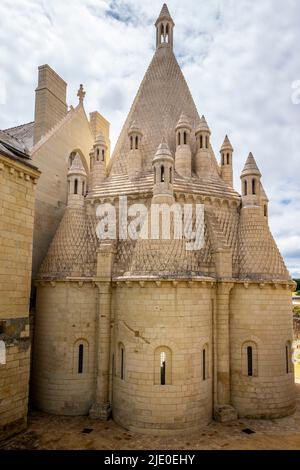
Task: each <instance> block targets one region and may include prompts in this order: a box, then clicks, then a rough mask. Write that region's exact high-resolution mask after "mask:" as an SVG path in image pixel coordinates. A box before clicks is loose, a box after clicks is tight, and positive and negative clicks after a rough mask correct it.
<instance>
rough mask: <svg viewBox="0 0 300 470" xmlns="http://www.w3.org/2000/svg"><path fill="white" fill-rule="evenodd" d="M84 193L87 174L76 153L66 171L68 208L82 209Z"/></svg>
mask: <svg viewBox="0 0 300 470" xmlns="http://www.w3.org/2000/svg"><path fill="white" fill-rule="evenodd" d="M86 192H87V174H86V171H85V169H84V166H83V163H82V160H81V157H80V155H79V153H76V155H75V157H74V159H73V162H72V164H71V167H70V169H69V171H68V207H72V208H79V207H83V205H84V198H85V195H86Z"/></svg>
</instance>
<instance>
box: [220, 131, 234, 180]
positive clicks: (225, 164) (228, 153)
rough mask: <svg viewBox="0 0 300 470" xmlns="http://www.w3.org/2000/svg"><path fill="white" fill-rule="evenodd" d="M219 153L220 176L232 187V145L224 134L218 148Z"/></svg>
mask: <svg viewBox="0 0 300 470" xmlns="http://www.w3.org/2000/svg"><path fill="white" fill-rule="evenodd" d="M220 154H221V177H222V179H223V180H224V181H225V182H226V183H227V184H228V185H229V186H230V187H233V169H232V168H233V165H232V157H233V147H232V145H231V143H230V140H229V138H228V136H227V135H226V136H225V140H224V143H223V145H222V147H221V150H220Z"/></svg>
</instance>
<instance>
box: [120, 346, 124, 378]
mask: <svg viewBox="0 0 300 470" xmlns="http://www.w3.org/2000/svg"><path fill="white" fill-rule="evenodd" d="M120 359H121V364H120V370H121V374H120V376H121V380H124V377H125V373H124V372H125V354H124V348H121V358H120Z"/></svg>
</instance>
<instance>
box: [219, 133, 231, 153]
mask: <svg viewBox="0 0 300 470" xmlns="http://www.w3.org/2000/svg"><path fill="white" fill-rule="evenodd" d="M222 150H231V151H232V152H233V147H232V145H231V142H230V140H229V138H228V135H227V134H226V136H225V139H224V142H223V145H222V147H221V152H222Z"/></svg>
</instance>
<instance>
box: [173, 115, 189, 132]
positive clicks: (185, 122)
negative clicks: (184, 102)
mask: <svg viewBox="0 0 300 470" xmlns="http://www.w3.org/2000/svg"><path fill="white" fill-rule="evenodd" d="M182 127H184V128H186V129H190V130H191V129H192V127H191V124H190V121H189V118H188V117H187V116H186V115H185V114H184V113H181V116H180V118H179V121H178V123H177V125H176V130H177V129H180V128H182Z"/></svg>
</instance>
